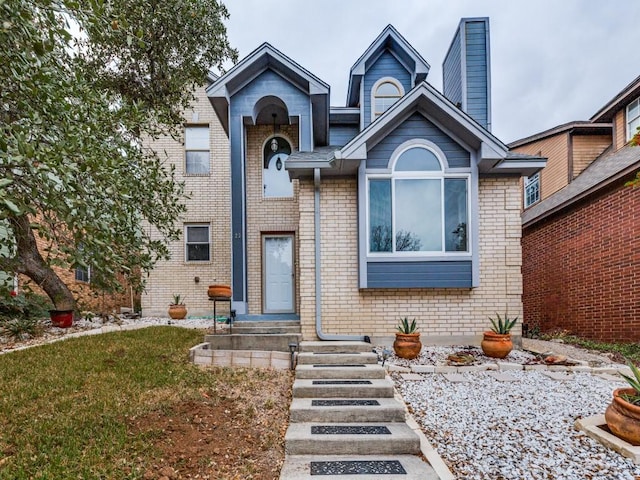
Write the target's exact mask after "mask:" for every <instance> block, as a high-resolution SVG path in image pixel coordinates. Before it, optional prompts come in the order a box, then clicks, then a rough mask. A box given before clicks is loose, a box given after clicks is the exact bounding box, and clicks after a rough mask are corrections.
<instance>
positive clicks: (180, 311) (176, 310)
mask: <svg viewBox="0 0 640 480" xmlns="http://www.w3.org/2000/svg"><path fill="white" fill-rule="evenodd" d="M169 316H170V317H171V318H173V319H174V320H182V319H183V318H184V317H186V316H187V307H185V306H184V305H169Z"/></svg>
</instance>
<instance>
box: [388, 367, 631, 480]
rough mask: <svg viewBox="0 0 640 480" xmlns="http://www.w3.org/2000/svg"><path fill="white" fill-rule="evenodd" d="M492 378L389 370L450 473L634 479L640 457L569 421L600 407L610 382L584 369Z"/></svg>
mask: <svg viewBox="0 0 640 480" xmlns="http://www.w3.org/2000/svg"><path fill="white" fill-rule="evenodd" d="M509 373H510V374H511V375H512V376H514V377H516V378H517V379H518V380H517V381H514V382H499V381H497V380H495V379H494V378H492V377H490V376H489V375H488V374H487V373H485V372H481V373H465V374H464V376H465V378H466V380H467V381H466V382H463V383H452V382H449V381H447V380H446V379H445V378H444V377H443V376H442V375H440V374H424V375H422V376H423V378H424V380H422V381H405V380H402V379H401V377H400V376H399V375H398V374H393V378H394V380H395V382H396V386H397V388H398V390H399V391H400V393H401V394H402V396H403V397H404V399H405V402H406V403H407V405H409V409H410V410H411V411H412V412H413V414H414V417H415V419H416V421H417V422H418V423H419V424H420V425H421V427H422V429H423V431H424V432H425V435H426V437H427V438H428V439H429V441H430V442H431V444H432V445H434V447H435V448H437V450H438V453H439V454H440V456H441V457H442V458H443V459H444V461H445V462H446V463H447V465H448V466H449V468H450V469H451V471H452V472H453V474H454V476H455V478H457V479H473V480H485V479H486V480H511V479H513V480H527V479H531V480H543V479H544V480H546V479H554V480H584V479H594V480H595V479H598V480H638V479H639V478H640V465H634V464H633V463H632V462H631V461H630V460H628V459H626V458H624V457H622V456H621V455H619V454H617V453H616V452H614V451H612V450H609V449H608V448H606V447H604V446H602V445H601V444H599V443H598V442H596V441H595V440H593V439H591V438H589V437H587V436H586V435H585V434H583V433H582V432H579V431H577V430H575V429H574V426H573V425H574V422H575V420H576V419H578V418H581V417H588V416H591V415H596V414H601V413H604V411H605V409H606V407H607V405H608V404H609V402H610V399H611V392H612V391H613V389H614V388H617V387H619V386H622V385H623V384H624V382H621V383H618V382H611V381H607V380H604V379H602V378H599V377H596V376H592V375H591V374H584V373H578V374H575V379H574V380H570V381H566V382H558V381H555V380H552V379H550V378H548V377H546V376H544V375H543V374H542V373H541V372H535V371H514V372H509Z"/></svg>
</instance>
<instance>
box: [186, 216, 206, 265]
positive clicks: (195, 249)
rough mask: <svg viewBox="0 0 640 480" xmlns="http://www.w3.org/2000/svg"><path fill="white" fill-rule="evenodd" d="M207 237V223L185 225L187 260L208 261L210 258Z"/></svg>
mask: <svg viewBox="0 0 640 480" xmlns="http://www.w3.org/2000/svg"><path fill="white" fill-rule="evenodd" d="M209 238H210V235H209V225H206V224H205V225H186V226H185V246H186V259H187V262H208V261H209V260H210V259H211V255H210V253H209V252H210V242H209Z"/></svg>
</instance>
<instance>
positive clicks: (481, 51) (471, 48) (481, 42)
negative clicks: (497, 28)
mask: <svg viewBox="0 0 640 480" xmlns="http://www.w3.org/2000/svg"><path fill="white" fill-rule="evenodd" d="M466 27H467V28H466V33H465V42H466V51H467V55H466V71H467V107H466V111H467V113H468V114H469V115H470V116H471V117H472V118H474V119H475V120H476V121H477V122H478V123H480V125H482V126H483V127H485V128H488V127H489V105H488V101H489V98H488V90H489V89H488V87H489V86H488V58H487V50H488V45H487V28H486V27H487V24H486V22H484V21H478V22H468V23H467V25H466Z"/></svg>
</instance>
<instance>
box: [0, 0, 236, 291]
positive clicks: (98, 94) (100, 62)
mask: <svg viewBox="0 0 640 480" xmlns="http://www.w3.org/2000/svg"><path fill="white" fill-rule="evenodd" d="M0 15H1V16H2V19H3V20H2V23H1V24H0V44H2V45H7V46H10V47H9V48H7V49H6V50H5V51H3V55H2V58H0V80H1V81H2V94H1V95H2V96H1V98H0V179H2V180H1V181H0V220H1V219H3V218H4V219H11V218H19V217H21V216H23V215H25V214H29V215H30V221H31V222H32V223H33V224H34V225H33V226H32V228H34V230H36V234H37V235H39V236H40V237H41V238H42V239H43V240H44V248H42V249H41V250H42V252H41V253H42V254H43V257H44V261H46V262H47V263H48V264H60V265H64V266H66V267H67V268H73V267H74V266H77V265H91V267H92V272H94V273H95V276H94V277H93V279H92V284H93V285H94V286H100V287H103V288H105V289H107V290H111V289H117V288H119V286H120V285H121V281H120V278H118V275H119V274H122V275H124V276H125V277H126V278H129V279H130V280H132V281H135V282H138V280H139V278H140V276H141V274H144V272H146V271H148V270H149V269H151V268H152V267H153V265H154V263H155V262H156V261H157V260H158V259H160V258H166V257H167V256H168V254H169V251H168V248H167V241H168V240H171V239H174V238H176V237H177V236H178V235H179V233H180V232H179V229H177V228H176V220H177V219H178V218H179V216H180V215H181V214H182V213H183V212H184V211H185V206H184V188H183V185H181V184H180V183H178V182H176V180H175V178H174V172H173V171H172V170H169V169H165V168H164V162H165V160H166V159H165V158H164V157H162V156H160V155H158V154H157V153H156V152H154V151H152V150H150V149H147V148H144V147H143V146H144V145H145V141H147V140H148V139H150V138H157V137H159V136H162V135H171V134H172V133H175V132H177V131H178V130H179V128H180V127H181V125H182V122H183V121H184V119H183V116H182V111H183V109H184V108H185V107H186V106H187V105H188V104H189V102H191V101H192V99H193V93H192V90H191V88H192V86H193V85H201V84H203V83H204V82H205V79H206V73H207V71H208V69H209V68H210V67H211V66H214V65H222V63H224V62H226V61H227V60H228V59H232V60H233V59H235V57H236V52H235V50H233V49H232V48H231V47H230V46H229V44H228V41H227V38H226V29H225V27H224V24H223V23H222V21H223V19H225V18H226V17H227V13H226V10H225V8H224V6H223V5H221V4H218V2H216V1H214V0H191V1H189V2H184V1H181V0H167V1H164V2H158V1H155V0H153V1H152V0H137V1H131V0H112V1H109V2H105V1H103V0H84V1H77V0H34V1H31V2H25V1H24V0H3V1H2V2H0ZM114 26H115V28H114ZM78 30H79V31H80V32H82V35H80V36H78V35H76V36H75V37H72V36H71V34H70V31H74V32H75V31H78ZM116 66H117V68H116ZM143 225H145V228H143ZM151 231H153V232H154V234H153V235H152V234H151V233H150V232H151ZM14 235H15V232H14ZM80 245H82V249H80V248H79V246H80ZM18 250H19V249H18ZM80 250H81V251H80ZM21 253H24V252H20V251H18V252H16V255H15V258H12V259H9V260H11V262H10V261H9V260H6V259H2V258H0V270H1V269H2V267H3V265H4V266H5V267H6V266H7V265H9V264H11V265H12V266H13V265H16V262H17V264H21V265H22V266H20V267H18V268H24V265H25V264H26V263H27V262H25V261H24V260H23V256H22V255H21ZM94 279H95V281H93V280H94ZM137 285H138V286H139V283H138V284H137Z"/></svg>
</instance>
